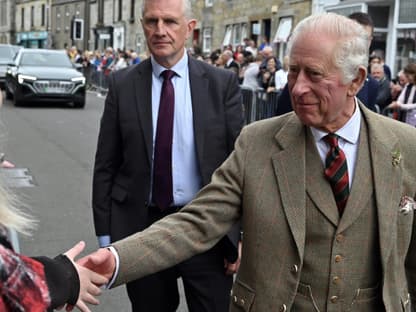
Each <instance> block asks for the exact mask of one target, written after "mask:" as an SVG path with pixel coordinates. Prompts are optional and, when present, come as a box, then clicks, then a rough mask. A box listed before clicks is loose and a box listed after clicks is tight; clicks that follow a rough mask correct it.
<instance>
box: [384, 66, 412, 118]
mask: <svg viewBox="0 0 416 312" xmlns="http://www.w3.org/2000/svg"><path fill="white" fill-rule="evenodd" d="M403 72H404V74H405V76H406V78H407V80H408V82H409V83H408V84H406V86H405V87H404V88H403V90H402V92H401V93H400V95H399V98H398V99H397V101H394V102H393V103H391V104H390V105H389V108H392V109H393V108H398V109H400V110H405V111H407V110H410V109H415V108H416V86H415V83H416V63H409V64H407V65H406V67H405V68H404V69H403Z"/></svg>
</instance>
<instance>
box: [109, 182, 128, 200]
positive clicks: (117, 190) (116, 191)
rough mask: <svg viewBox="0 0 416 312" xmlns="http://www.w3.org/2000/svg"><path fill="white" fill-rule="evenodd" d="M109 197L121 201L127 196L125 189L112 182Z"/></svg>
mask: <svg viewBox="0 0 416 312" xmlns="http://www.w3.org/2000/svg"><path fill="white" fill-rule="evenodd" d="M111 198H112V199H113V200H115V201H117V202H120V203H122V202H123V201H125V200H126V198H127V191H126V190H125V189H124V188H123V187H121V186H120V185H118V184H114V185H113V188H112V189H111Z"/></svg>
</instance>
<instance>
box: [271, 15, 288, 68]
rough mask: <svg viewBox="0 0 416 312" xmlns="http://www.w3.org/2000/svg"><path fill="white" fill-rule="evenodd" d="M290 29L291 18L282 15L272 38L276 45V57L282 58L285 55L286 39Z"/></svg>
mask: <svg viewBox="0 0 416 312" xmlns="http://www.w3.org/2000/svg"><path fill="white" fill-rule="evenodd" d="M291 31H292V18H291V17H282V18H281V19H280V21H279V26H278V27H277V30H276V34H275V35H274V39H273V43H275V44H276V45H277V57H278V58H279V59H281V60H283V57H284V56H285V55H286V48H287V40H288V38H289V35H290V32H291Z"/></svg>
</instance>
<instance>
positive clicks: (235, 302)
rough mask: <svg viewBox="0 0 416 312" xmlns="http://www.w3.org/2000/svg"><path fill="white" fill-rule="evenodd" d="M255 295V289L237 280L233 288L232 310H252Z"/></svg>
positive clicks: (247, 311)
mask: <svg viewBox="0 0 416 312" xmlns="http://www.w3.org/2000/svg"><path fill="white" fill-rule="evenodd" d="M254 297H255V292H254V290H253V289H251V288H250V287H248V286H247V285H245V284H244V283H242V282H241V281H239V280H236V281H235V283H234V285H233V289H232V290H231V303H230V311H231V312H232V311H246V312H249V311H251V307H252V306H253V302H254Z"/></svg>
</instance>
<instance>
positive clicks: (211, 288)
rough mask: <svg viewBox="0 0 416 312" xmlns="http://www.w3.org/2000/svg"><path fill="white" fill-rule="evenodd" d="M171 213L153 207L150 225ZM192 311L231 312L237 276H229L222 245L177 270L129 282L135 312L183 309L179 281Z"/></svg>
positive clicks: (189, 260) (165, 271) (172, 311)
mask: <svg viewBox="0 0 416 312" xmlns="http://www.w3.org/2000/svg"><path fill="white" fill-rule="evenodd" d="M169 213H170V212H161V211H158V210H157V208H155V207H149V225H150V224H152V223H154V222H155V221H157V220H159V219H161V218H163V217H164V216H165V215H167V214H169ZM179 277H181V278H182V281H183V285H184V291H185V297H186V303H187V306H188V310H189V312H227V311H228V309H229V300H230V291H231V287H232V284H233V277H232V276H231V275H225V268H224V253H223V249H222V248H221V245H219V244H217V245H216V246H214V247H213V248H212V249H210V250H208V251H206V252H204V253H202V254H199V255H196V256H194V257H192V258H190V259H188V260H186V261H183V262H181V263H179V264H177V265H176V266H174V267H171V268H169V269H166V270H164V271H161V272H158V273H155V274H151V275H149V276H146V277H144V278H141V279H138V280H135V281H133V282H130V283H127V286H126V287H127V294H128V296H129V299H130V302H131V305H132V311H133V312H174V311H176V309H177V308H178V306H179V299H180V298H179V291H178V278H179Z"/></svg>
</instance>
